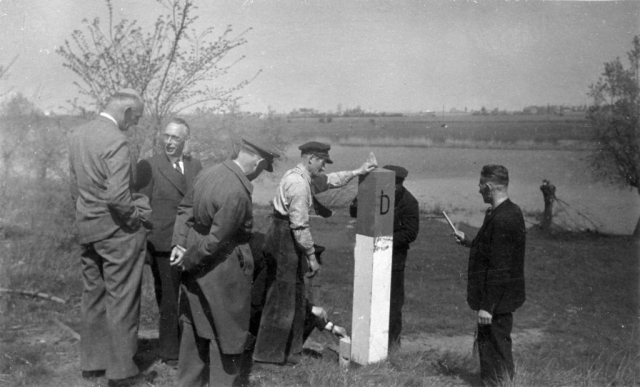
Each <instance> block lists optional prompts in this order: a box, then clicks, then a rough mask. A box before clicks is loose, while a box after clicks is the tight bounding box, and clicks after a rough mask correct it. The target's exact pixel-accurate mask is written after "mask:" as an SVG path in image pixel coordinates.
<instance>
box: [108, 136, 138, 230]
mask: <svg viewBox="0 0 640 387" xmlns="http://www.w3.org/2000/svg"><path fill="white" fill-rule="evenodd" d="M103 157H104V161H105V164H106V166H107V179H106V186H107V190H106V191H107V197H106V202H107V207H108V208H109V209H110V210H111V211H113V212H114V213H115V214H116V215H117V216H118V218H120V220H122V222H123V223H124V224H125V225H126V226H127V227H128V228H129V229H131V230H136V229H138V228H139V227H140V214H139V213H138V210H137V209H136V206H135V205H134V204H133V199H132V198H131V186H130V184H131V156H130V150H129V145H128V144H127V141H126V140H125V139H119V140H118V141H115V142H114V143H113V145H112V146H110V147H109V148H107V150H106V152H105V154H104V156H103Z"/></svg>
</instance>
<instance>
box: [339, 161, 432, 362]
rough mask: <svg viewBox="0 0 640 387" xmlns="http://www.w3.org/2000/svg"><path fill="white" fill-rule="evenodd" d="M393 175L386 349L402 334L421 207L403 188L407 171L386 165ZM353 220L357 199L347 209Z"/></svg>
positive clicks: (394, 347)
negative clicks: (409, 259)
mask: <svg viewBox="0 0 640 387" xmlns="http://www.w3.org/2000/svg"><path fill="white" fill-rule="evenodd" d="M383 168H384V169H388V170H390V171H393V172H395V173H396V188H395V204H394V210H393V255H392V261H391V298H390V307H389V347H388V348H389V349H390V350H393V349H397V348H399V347H400V344H401V342H400V333H401V332H402V307H403V306H404V268H405V266H406V262H407V253H408V252H409V244H410V243H412V242H413V241H415V240H416V238H417V237H418V232H419V231H420V205H419V204H418V201H417V200H416V198H415V197H414V196H413V195H412V194H411V192H409V190H407V189H406V188H405V186H404V180H405V179H406V178H407V176H408V175H409V171H407V170H406V169H405V168H403V167H400V166H397V165H385V166H384V167H383ZM349 213H350V214H351V216H352V217H354V218H355V217H356V216H358V198H355V199H353V201H352V202H351V205H350V206H349Z"/></svg>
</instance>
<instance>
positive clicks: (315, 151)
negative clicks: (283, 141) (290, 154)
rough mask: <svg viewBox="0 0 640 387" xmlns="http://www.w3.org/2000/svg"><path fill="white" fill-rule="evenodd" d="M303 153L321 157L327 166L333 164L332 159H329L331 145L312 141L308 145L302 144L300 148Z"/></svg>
mask: <svg viewBox="0 0 640 387" xmlns="http://www.w3.org/2000/svg"><path fill="white" fill-rule="evenodd" d="M298 149H300V150H301V151H302V154H305V153H306V154H312V155H315V156H316V157H319V158H321V159H323V160H325V162H326V163H327V164H333V161H332V160H331V158H329V151H330V150H331V145H329V144H323V143H321V142H317V141H311V142H308V143H306V144H302V145H300V146H299V147H298Z"/></svg>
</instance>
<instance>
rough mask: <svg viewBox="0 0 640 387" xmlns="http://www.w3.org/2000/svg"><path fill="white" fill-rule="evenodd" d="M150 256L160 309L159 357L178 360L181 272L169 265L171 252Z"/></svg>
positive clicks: (155, 253)
mask: <svg viewBox="0 0 640 387" xmlns="http://www.w3.org/2000/svg"><path fill="white" fill-rule="evenodd" d="M150 254H151V273H153V285H154V288H155V292H156V301H157V303H158V309H160V321H159V323H158V333H159V334H158V336H159V339H158V342H159V356H160V357H161V358H162V359H164V360H176V359H178V352H179V350H180V329H179V323H178V311H179V307H178V295H179V293H180V276H181V272H180V269H178V268H177V267H172V266H171V265H170V264H169V256H170V255H171V253H170V252H164V251H163V252H159V251H151V252H150Z"/></svg>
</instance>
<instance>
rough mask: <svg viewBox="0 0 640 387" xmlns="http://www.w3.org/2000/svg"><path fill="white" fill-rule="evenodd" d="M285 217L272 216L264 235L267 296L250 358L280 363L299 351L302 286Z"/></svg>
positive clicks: (301, 268)
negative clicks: (283, 218) (280, 218)
mask: <svg viewBox="0 0 640 387" xmlns="http://www.w3.org/2000/svg"><path fill="white" fill-rule="evenodd" d="M293 243H294V242H293V235H292V234H291V230H290V228H289V222H288V221H287V220H279V219H274V220H273V222H272V224H271V227H269V230H268V231H267V235H266V237H265V250H264V262H265V270H266V288H267V290H266V299H265V303H264V307H263V309H262V316H261V318H260V327H259V330H258V335H257V338H256V346H255V350H254V352H253V359H254V360H256V361H259V362H267V363H282V362H284V361H285V360H286V358H287V356H289V355H292V354H297V353H301V352H302V344H303V341H302V340H303V330H304V320H305V314H306V313H305V304H304V301H305V297H304V295H305V291H304V289H305V287H304V280H303V270H304V266H303V265H302V262H301V259H304V258H303V257H300V256H299V254H298V253H297V252H296V250H295V247H294V244H293Z"/></svg>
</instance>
